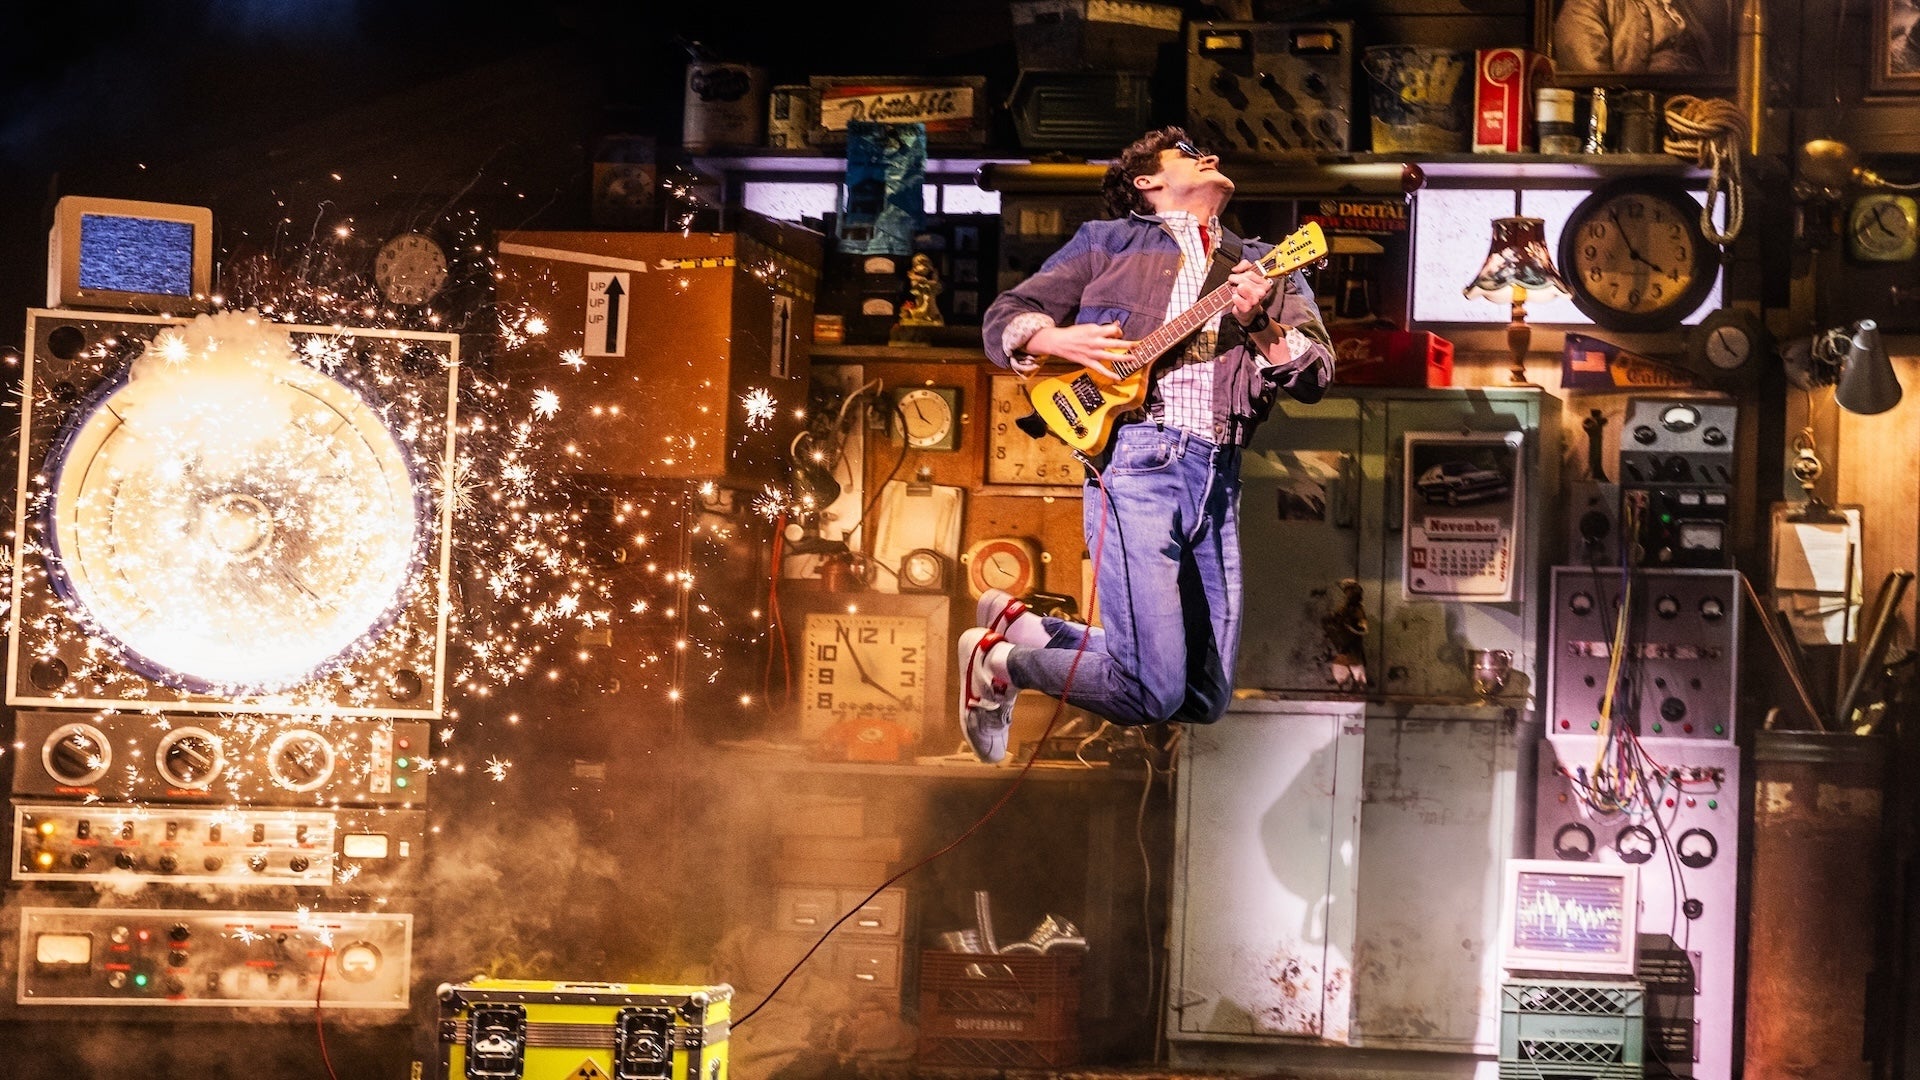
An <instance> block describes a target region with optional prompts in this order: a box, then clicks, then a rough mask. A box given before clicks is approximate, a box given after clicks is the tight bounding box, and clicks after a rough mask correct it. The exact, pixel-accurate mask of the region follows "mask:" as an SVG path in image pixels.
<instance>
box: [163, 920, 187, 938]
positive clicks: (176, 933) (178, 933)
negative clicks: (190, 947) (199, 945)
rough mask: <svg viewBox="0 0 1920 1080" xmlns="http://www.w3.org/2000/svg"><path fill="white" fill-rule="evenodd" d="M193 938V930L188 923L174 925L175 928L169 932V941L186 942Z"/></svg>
mask: <svg viewBox="0 0 1920 1080" xmlns="http://www.w3.org/2000/svg"><path fill="white" fill-rule="evenodd" d="M192 936H193V928H192V927H190V926H188V925H187V924H186V923H174V924H173V928H172V929H171V930H168V931H167V939H168V940H169V941H185V940H187V939H188V938H190V937H192Z"/></svg>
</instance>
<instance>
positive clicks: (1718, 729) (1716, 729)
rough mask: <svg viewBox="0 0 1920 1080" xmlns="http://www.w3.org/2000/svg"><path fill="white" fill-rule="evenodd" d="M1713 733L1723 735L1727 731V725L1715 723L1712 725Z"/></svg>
mask: <svg viewBox="0 0 1920 1080" xmlns="http://www.w3.org/2000/svg"><path fill="white" fill-rule="evenodd" d="M1713 733H1714V734H1715V735H1725V734H1726V733H1727V727H1726V725H1725V724H1715V725H1713Z"/></svg>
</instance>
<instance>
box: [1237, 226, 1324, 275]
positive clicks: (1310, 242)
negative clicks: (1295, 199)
mask: <svg viewBox="0 0 1920 1080" xmlns="http://www.w3.org/2000/svg"><path fill="white" fill-rule="evenodd" d="M1327 251H1328V248H1327V234H1326V233H1323V232H1321V231H1320V223H1319V222H1317V221H1309V222H1307V223H1306V224H1305V225H1302V226H1300V227H1299V228H1298V229H1295V230H1294V231H1293V232H1291V233H1289V234H1287V238H1286V239H1284V240H1282V241H1280V242H1279V243H1278V244H1275V245H1274V246H1273V250H1272V251H1269V252H1267V253H1266V254H1265V255H1262V256H1260V261H1259V262H1257V263H1255V264H1254V265H1255V266H1258V267H1259V268H1260V272H1261V273H1262V274H1265V275H1266V276H1268V277H1279V276H1280V275H1282V274H1291V273H1293V272H1294V271H1295V270H1298V269H1300V268H1301V267H1303V266H1306V265H1307V264H1309V263H1315V262H1319V261H1320V260H1321V259H1324V258H1326V257H1327Z"/></svg>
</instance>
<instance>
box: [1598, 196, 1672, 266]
mask: <svg viewBox="0 0 1920 1080" xmlns="http://www.w3.org/2000/svg"><path fill="white" fill-rule="evenodd" d="M1607 216H1608V217H1610V218H1612V219H1613V227H1614V229H1616V230H1617V231H1618V232H1619V233H1620V242H1621V243H1623V244H1625V245H1627V257H1628V258H1630V259H1632V260H1633V261H1634V262H1637V263H1644V264H1645V265H1646V266H1647V268H1648V269H1650V270H1652V271H1653V272H1654V273H1656V274H1664V273H1666V271H1665V270H1663V269H1661V268H1660V266H1659V265H1658V264H1657V263H1655V262H1654V261H1653V260H1651V259H1649V258H1647V257H1646V256H1645V255H1642V254H1640V249H1639V248H1636V247H1634V246H1633V240H1632V239H1630V238H1629V237H1628V236H1627V230H1626V227H1625V226H1623V225H1621V224H1620V211H1618V210H1614V209H1611V208H1610V209H1608V210H1607Z"/></svg>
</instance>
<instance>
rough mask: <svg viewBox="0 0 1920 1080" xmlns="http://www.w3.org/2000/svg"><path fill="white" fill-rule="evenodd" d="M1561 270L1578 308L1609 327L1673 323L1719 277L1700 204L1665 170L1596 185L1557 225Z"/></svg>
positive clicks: (1715, 248)
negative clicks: (1559, 226) (1664, 173)
mask: <svg viewBox="0 0 1920 1080" xmlns="http://www.w3.org/2000/svg"><path fill="white" fill-rule="evenodd" d="M1559 270H1560V276H1561V277H1563V278H1565V279H1566V281H1567V285H1568V286H1569V287H1570V288H1572V289H1573V302H1574V304H1575V306H1577V307H1578V308H1579V309H1580V310H1581V312H1582V313H1584V314H1585V315H1586V316H1587V317H1588V318H1590V319H1592V320H1593V321H1594V322H1595V323H1596V324H1598V325H1599V326H1602V327H1605V328H1606V329H1609V330H1639V331H1647V330H1671V329H1673V328H1674V327H1676V326H1679V325H1680V321H1681V320H1682V319H1684V318H1685V317H1686V316H1688V315H1690V314H1692V313H1693V310H1694V309H1695V308H1697V307H1699V306H1700V302H1701V301H1702V300H1704V299H1706V297H1707V293H1708V292H1710V291H1712V289H1713V283H1714V281H1716V280H1717V279H1718V278H1719V276H1720V248H1719V247H1718V246H1717V245H1715V244H1714V243H1713V242H1712V241H1711V240H1708V239H1707V237H1706V234H1705V233H1704V232H1702V231H1701V229H1700V203H1699V202H1698V201H1697V200H1695V199H1694V197H1693V195H1692V194H1691V193H1690V192H1688V190H1687V189H1686V188H1685V187H1684V186H1683V185H1681V184H1679V183H1678V182H1676V181H1673V180H1671V179H1668V178H1665V177H1657V176H1629V177H1623V178H1621V179H1618V180H1614V181H1611V182H1609V183H1606V184H1603V185H1601V186H1600V187H1597V188H1595V189H1594V190H1593V192H1592V193H1591V194H1589V195H1588V196H1587V197H1586V198H1585V199H1583V200H1581V202H1580V204H1579V205H1578V206H1576V207H1574V209H1573V213H1572V214H1569V215H1568V216H1567V223H1566V226H1565V227H1564V228H1563V229H1561V231H1560V262H1559Z"/></svg>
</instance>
